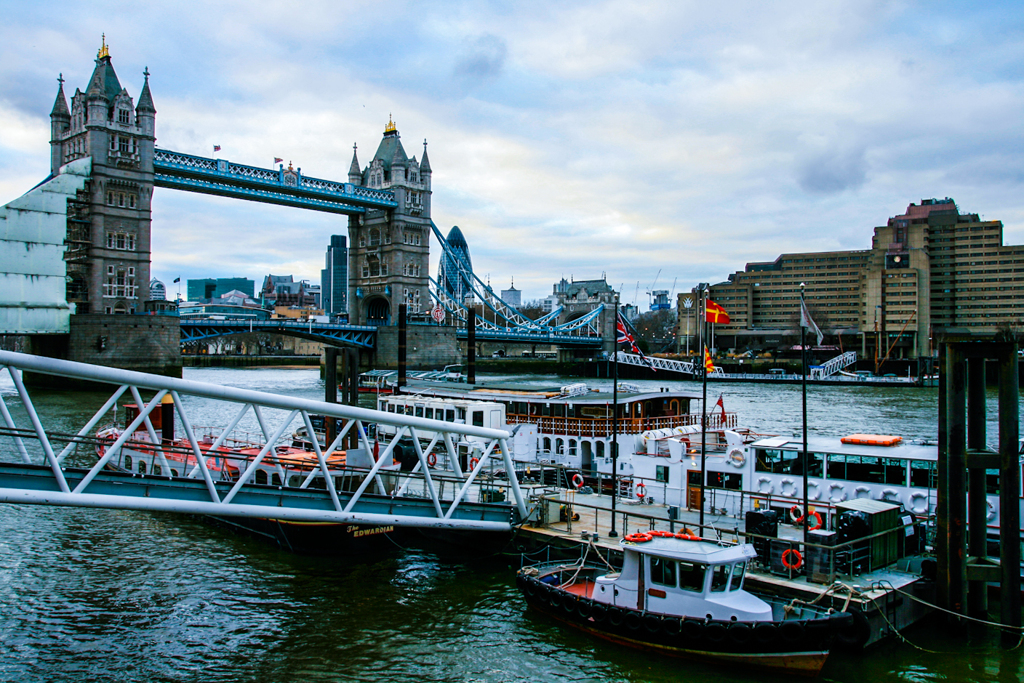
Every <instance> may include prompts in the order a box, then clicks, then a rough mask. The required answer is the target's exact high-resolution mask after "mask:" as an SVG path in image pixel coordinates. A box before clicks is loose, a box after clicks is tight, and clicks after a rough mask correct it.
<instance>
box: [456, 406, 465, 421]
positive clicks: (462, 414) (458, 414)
mask: <svg viewBox="0 0 1024 683" xmlns="http://www.w3.org/2000/svg"><path fill="white" fill-rule="evenodd" d="M456 417H457V418H458V419H460V420H462V421H463V423H465V421H466V409H465V408H456Z"/></svg>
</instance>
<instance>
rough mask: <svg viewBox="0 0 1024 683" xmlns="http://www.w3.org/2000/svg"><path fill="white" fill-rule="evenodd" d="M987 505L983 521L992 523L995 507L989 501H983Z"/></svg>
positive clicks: (994, 516)
mask: <svg viewBox="0 0 1024 683" xmlns="http://www.w3.org/2000/svg"><path fill="white" fill-rule="evenodd" d="M985 502H986V503H987V504H988V510H987V512H985V519H987V520H988V521H990V522H991V521H992V520H993V519H995V518H996V506H995V505H993V504H992V501H991V500H987V501H985Z"/></svg>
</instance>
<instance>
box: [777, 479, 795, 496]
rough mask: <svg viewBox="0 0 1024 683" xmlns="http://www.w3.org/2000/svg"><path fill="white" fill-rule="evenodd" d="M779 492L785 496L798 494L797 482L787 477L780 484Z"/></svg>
mask: <svg viewBox="0 0 1024 683" xmlns="http://www.w3.org/2000/svg"><path fill="white" fill-rule="evenodd" d="M779 492H780V493H782V495H784V496H795V495H796V482H795V481H793V480H792V479H790V478H789V477H786V478H785V479H783V480H782V482H781V483H780V484H779Z"/></svg>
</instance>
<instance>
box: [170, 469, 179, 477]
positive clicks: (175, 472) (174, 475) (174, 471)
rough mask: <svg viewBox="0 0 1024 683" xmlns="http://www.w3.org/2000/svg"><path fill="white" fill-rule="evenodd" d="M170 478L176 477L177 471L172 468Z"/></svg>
mask: <svg viewBox="0 0 1024 683" xmlns="http://www.w3.org/2000/svg"><path fill="white" fill-rule="evenodd" d="M171 476H172V477H176V476H178V470H176V469H174V468H173V467H172V468H171Z"/></svg>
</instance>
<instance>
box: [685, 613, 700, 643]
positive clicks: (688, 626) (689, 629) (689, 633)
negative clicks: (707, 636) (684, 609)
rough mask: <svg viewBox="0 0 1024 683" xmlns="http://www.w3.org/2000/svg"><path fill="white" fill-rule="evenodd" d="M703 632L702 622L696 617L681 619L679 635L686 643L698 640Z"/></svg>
mask: <svg viewBox="0 0 1024 683" xmlns="http://www.w3.org/2000/svg"><path fill="white" fill-rule="evenodd" d="M703 632H704V624H703V622H700V621H697V620H696V619H683V621H682V623H680V624H679V635H680V636H682V638H683V640H685V641H686V642H687V643H694V642H696V641H698V640H700V637H701V635H702V634H703Z"/></svg>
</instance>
